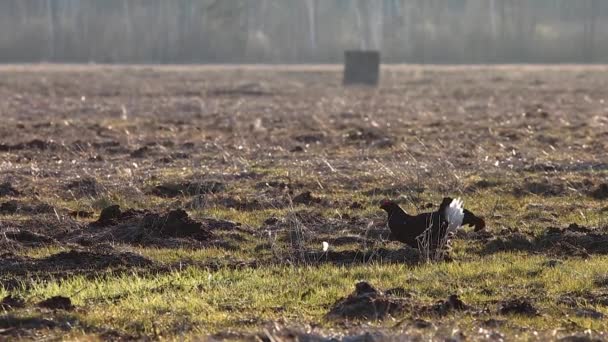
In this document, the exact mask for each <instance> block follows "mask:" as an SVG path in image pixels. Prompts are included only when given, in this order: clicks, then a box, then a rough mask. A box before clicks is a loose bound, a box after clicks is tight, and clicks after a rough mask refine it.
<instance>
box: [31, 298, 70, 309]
mask: <svg viewBox="0 0 608 342" xmlns="http://www.w3.org/2000/svg"><path fill="white" fill-rule="evenodd" d="M38 306H39V307H41V308H45V309H51V310H66V311H69V310H73V309H74V305H72V300H71V299H70V298H68V297H63V296H55V297H51V298H48V299H45V300H43V301H41V302H40V303H38Z"/></svg>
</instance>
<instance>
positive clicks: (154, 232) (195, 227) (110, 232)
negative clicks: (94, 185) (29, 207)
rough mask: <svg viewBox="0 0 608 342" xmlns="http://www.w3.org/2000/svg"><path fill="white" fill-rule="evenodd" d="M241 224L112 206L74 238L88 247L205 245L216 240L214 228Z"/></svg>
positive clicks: (183, 214)
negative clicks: (199, 219) (120, 244)
mask: <svg viewBox="0 0 608 342" xmlns="http://www.w3.org/2000/svg"><path fill="white" fill-rule="evenodd" d="M238 227H239V225H238V224H236V223H233V222H230V221H221V220H215V219H203V220H201V221H195V220H192V219H191V218H190V217H189V216H188V213H186V212H185V211H184V210H182V209H177V210H171V211H169V212H166V213H153V212H148V211H139V210H127V211H122V210H121V209H120V207H119V206H116V205H114V206H110V207H107V208H105V209H104V210H102V212H101V214H100V217H99V219H98V220H97V221H96V222H93V223H91V224H90V225H89V227H88V229H85V230H82V231H79V232H77V233H76V234H73V235H72V237H71V239H70V240H71V241H76V242H77V243H79V244H81V245H85V246H89V245H95V244H98V243H100V242H101V243H103V242H107V243H115V242H119V243H124V244H131V245H139V246H162V247H178V246H187V245H193V246H194V245H196V246H201V244H206V243H209V242H211V241H212V239H213V234H212V233H211V230H213V229H225V230H232V229H238Z"/></svg>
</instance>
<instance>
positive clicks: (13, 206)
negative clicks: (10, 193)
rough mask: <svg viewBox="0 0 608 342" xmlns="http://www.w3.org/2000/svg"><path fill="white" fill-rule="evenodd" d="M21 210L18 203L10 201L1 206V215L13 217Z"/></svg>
mask: <svg viewBox="0 0 608 342" xmlns="http://www.w3.org/2000/svg"><path fill="white" fill-rule="evenodd" d="M18 209H19V206H18V202H17V201H8V202H4V203H2V204H0V214H3V215H12V214H15V213H16V212H17V210H18Z"/></svg>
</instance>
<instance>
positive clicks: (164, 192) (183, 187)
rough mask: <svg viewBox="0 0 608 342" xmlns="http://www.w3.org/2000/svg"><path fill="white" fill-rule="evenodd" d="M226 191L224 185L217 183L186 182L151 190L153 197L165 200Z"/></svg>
mask: <svg viewBox="0 0 608 342" xmlns="http://www.w3.org/2000/svg"><path fill="white" fill-rule="evenodd" d="M224 190H226V185H225V184H224V183H220V182H216V181H208V182H184V183H167V184H161V185H158V186H156V187H154V188H153V189H152V190H151V193H152V194H153V195H156V196H158V197H164V198H174V197H178V196H197V195H200V194H209V193H218V192H223V191H224Z"/></svg>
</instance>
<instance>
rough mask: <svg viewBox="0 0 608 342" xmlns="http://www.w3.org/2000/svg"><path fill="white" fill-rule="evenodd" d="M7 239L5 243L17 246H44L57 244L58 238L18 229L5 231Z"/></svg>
mask: <svg viewBox="0 0 608 342" xmlns="http://www.w3.org/2000/svg"><path fill="white" fill-rule="evenodd" d="M4 237H5V238H6V241H3V243H4V244H7V245H10V246H11V247H13V248H16V247H44V246H49V245H57V244H58V242H57V240H55V239H53V238H51V237H48V236H46V235H43V234H38V233H34V232H31V231H29V230H16V231H7V232H4Z"/></svg>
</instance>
